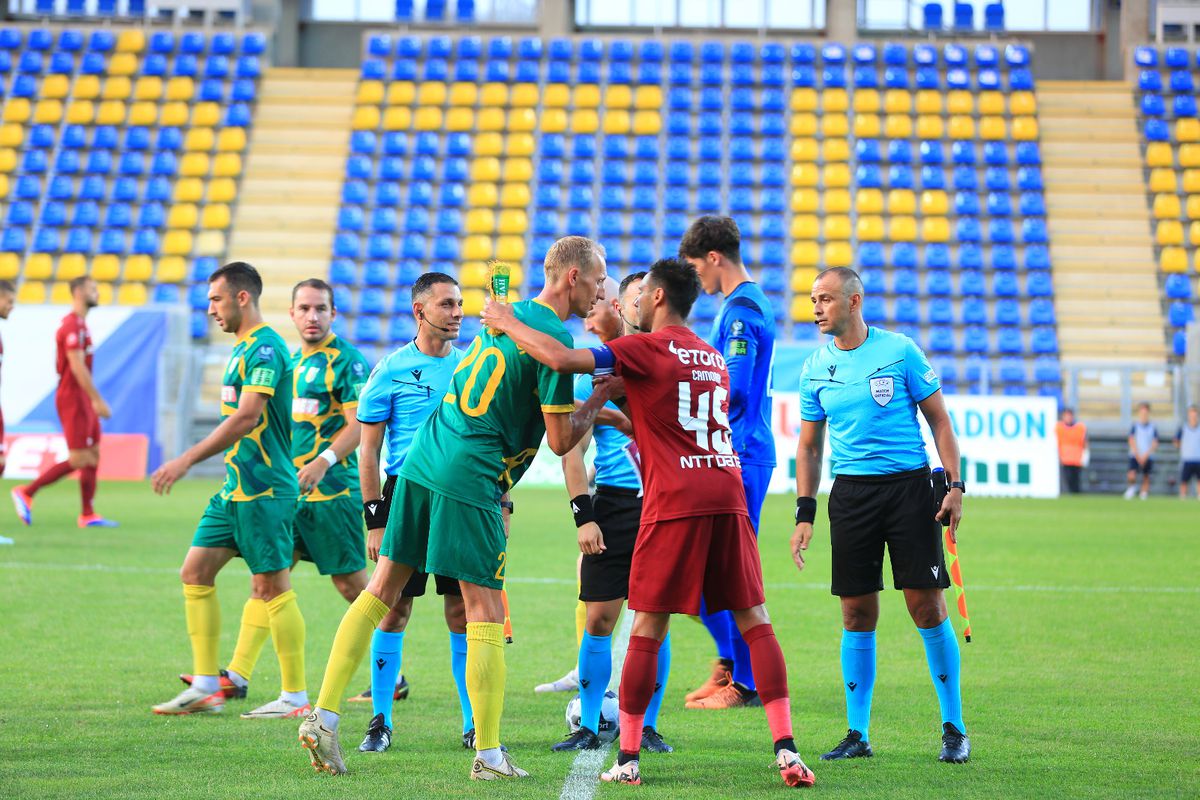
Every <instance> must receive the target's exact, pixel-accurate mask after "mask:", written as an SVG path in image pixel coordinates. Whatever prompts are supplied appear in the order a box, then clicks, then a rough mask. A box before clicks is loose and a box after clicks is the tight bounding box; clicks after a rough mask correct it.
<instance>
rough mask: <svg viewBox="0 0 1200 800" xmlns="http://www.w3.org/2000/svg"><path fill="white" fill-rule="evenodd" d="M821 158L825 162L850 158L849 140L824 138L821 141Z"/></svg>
mask: <svg viewBox="0 0 1200 800" xmlns="http://www.w3.org/2000/svg"><path fill="white" fill-rule="evenodd" d="M821 159H822V160H823V161H825V162H826V163H829V162H832V161H849V160H850V142H848V141H846V140H845V139H826V140H825V141H824V142H822V143H821Z"/></svg>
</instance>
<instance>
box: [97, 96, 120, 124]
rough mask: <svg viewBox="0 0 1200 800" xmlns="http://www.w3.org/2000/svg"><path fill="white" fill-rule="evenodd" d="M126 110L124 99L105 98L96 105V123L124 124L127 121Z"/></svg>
mask: <svg viewBox="0 0 1200 800" xmlns="http://www.w3.org/2000/svg"><path fill="white" fill-rule="evenodd" d="M126 110H127V109H126V106H125V101H124V100H105V101H104V102H103V103H101V104H100V105H98V106H96V124H97V125H122V124H124V122H125V116H126Z"/></svg>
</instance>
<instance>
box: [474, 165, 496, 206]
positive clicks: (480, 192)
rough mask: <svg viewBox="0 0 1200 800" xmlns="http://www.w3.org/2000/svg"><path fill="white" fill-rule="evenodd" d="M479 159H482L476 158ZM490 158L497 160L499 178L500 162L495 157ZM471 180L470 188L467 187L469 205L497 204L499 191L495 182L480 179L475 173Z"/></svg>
mask: <svg viewBox="0 0 1200 800" xmlns="http://www.w3.org/2000/svg"><path fill="white" fill-rule="evenodd" d="M479 160H480V159H476V161H479ZM488 160H489V161H492V162H495V165H496V167H495V169H496V178H499V177H500V162H498V161H496V159H494V158H493V159H488ZM492 180H493V181H494V180H495V178H493V179H492ZM471 181H472V183H471V185H470V188H468V189H467V205H469V206H476V207H489V208H490V207H491V206H494V205H496V202H497V199H498V192H497V191H496V184H495V183H491V182H487V181H479V180H478V179H476V178H475V176H474V175H472V176H471Z"/></svg>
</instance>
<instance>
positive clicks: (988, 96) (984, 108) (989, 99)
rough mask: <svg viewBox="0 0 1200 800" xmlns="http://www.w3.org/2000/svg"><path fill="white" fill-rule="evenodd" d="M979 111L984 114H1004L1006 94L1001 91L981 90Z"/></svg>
mask: <svg viewBox="0 0 1200 800" xmlns="http://www.w3.org/2000/svg"><path fill="white" fill-rule="evenodd" d="M979 113H980V114H981V115H984V116H997V115H999V116H1003V115H1004V95H1003V94H1002V93H1001V92H980V93H979Z"/></svg>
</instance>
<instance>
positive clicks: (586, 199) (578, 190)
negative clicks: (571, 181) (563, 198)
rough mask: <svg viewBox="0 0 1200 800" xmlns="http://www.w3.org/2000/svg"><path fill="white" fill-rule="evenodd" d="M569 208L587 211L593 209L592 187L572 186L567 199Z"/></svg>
mask: <svg viewBox="0 0 1200 800" xmlns="http://www.w3.org/2000/svg"><path fill="white" fill-rule="evenodd" d="M567 206H568V208H572V209H576V210H585V209H590V208H591V207H592V187H591V186H572V187H571V192H570V194H569V195H568V198H567Z"/></svg>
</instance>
